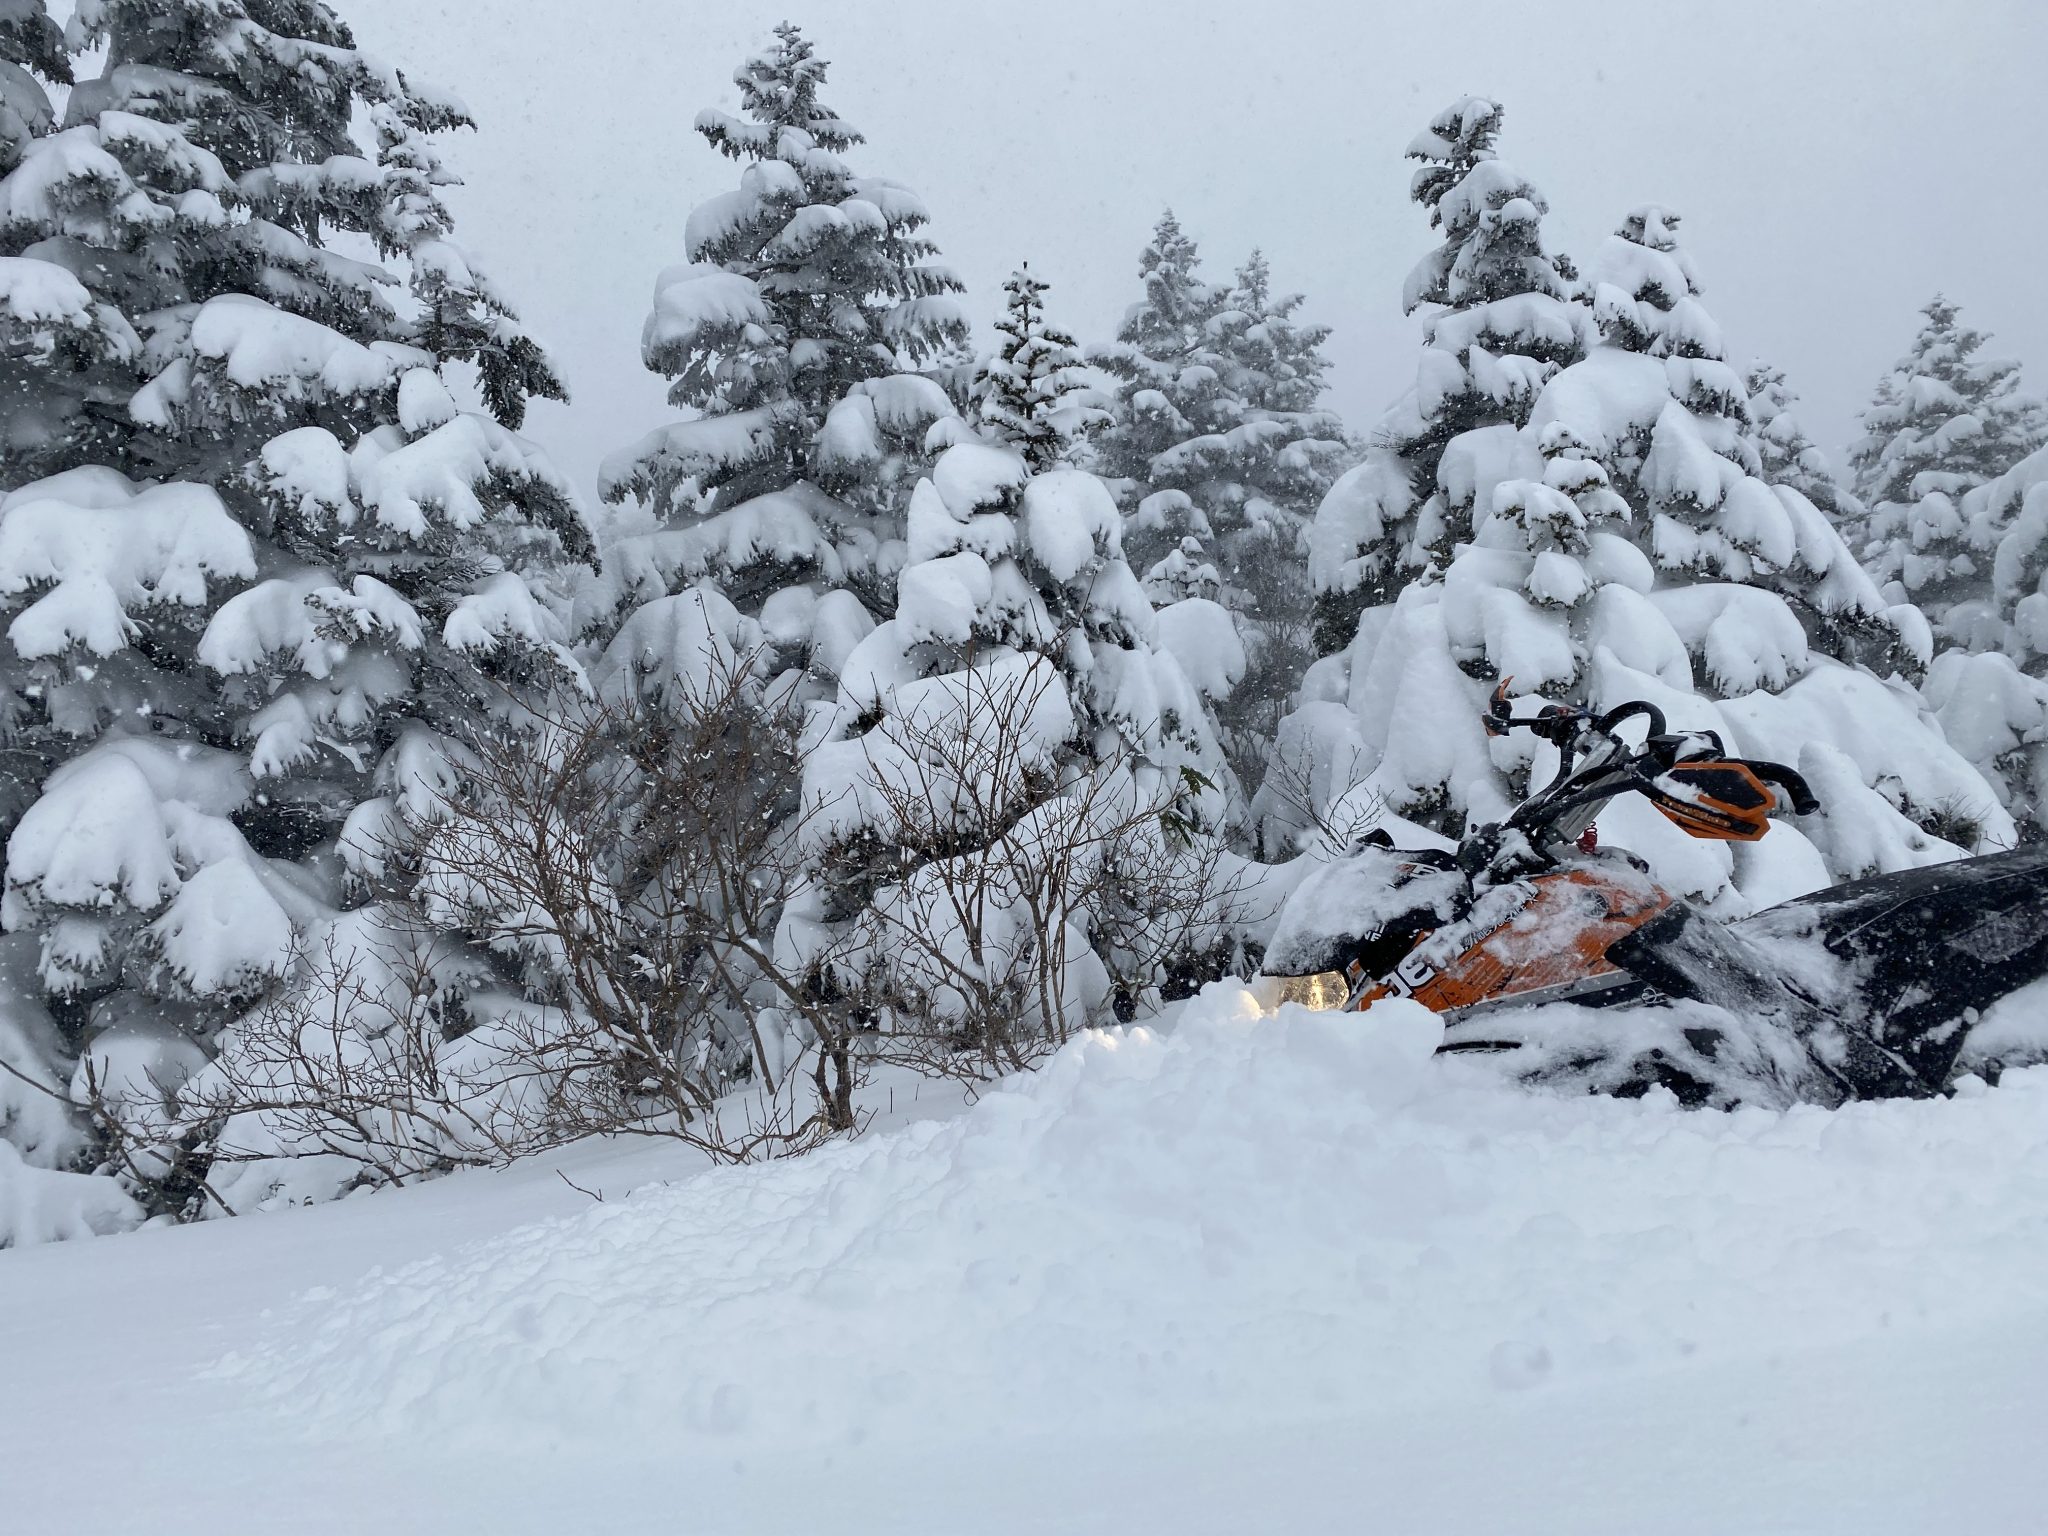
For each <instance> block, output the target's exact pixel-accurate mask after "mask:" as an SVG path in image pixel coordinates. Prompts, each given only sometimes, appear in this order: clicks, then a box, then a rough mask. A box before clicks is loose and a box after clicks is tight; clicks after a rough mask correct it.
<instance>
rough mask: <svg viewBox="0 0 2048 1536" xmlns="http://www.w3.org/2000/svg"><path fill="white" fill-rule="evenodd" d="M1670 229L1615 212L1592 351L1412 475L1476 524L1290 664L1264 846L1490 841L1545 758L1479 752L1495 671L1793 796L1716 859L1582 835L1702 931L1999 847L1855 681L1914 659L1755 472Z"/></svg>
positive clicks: (1953, 758) (1917, 641)
mask: <svg viewBox="0 0 2048 1536" xmlns="http://www.w3.org/2000/svg"><path fill="white" fill-rule="evenodd" d="M1676 229H1677V220H1676V218H1675V217H1674V216H1673V215H1671V214H1670V213H1668V212H1667V211H1666V210H1663V209H1659V208H1654V207H1651V208H1643V209H1638V210H1637V211H1636V212H1634V213H1632V214H1631V215H1630V216H1629V217H1628V219H1627V220H1626V221H1624V223H1623V225H1622V226H1621V229H1620V230H1619V231H1618V232H1617V234H1616V235H1615V236H1614V237H1613V238H1612V239H1610V240H1609V241H1608V242H1607V243H1606V245H1605V246H1603V248H1602V250H1601V252H1600V256H1599V259H1598V260H1597V261H1596V263H1595V264H1594V267H1593V270H1592V272H1591V274H1590V278H1591V283H1592V303H1593V313H1594V317H1595V319H1596V321H1597V324H1598V327H1599V334H1600V337H1601V340H1600V341H1599V343H1598V344H1596V345H1594V346H1593V347H1591V348H1590V350H1589V351H1588V353H1587V355H1586V357H1585V358H1584V359H1583V360H1581V361H1579V362H1577V363H1574V364H1572V365H1570V366H1568V367H1566V368H1564V369H1562V370H1560V371H1559V372H1558V373H1557V374H1556V375H1555V376H1554V377H1552V378H1551V379H1550V381H1549V382H1548V383H1547V384H1546V385H1544V387H1543V389H1542V390H1541V392H1540V394H1539V396H1538V397H1537V399H1536V400H1535V402H1534V403H1533V406H1532V408H1531V409H1530V411H1529V416H1528V422H1527V424H1526V425H1525V426H1524V427H1522V428H1521V429H1520V430H1519V431H1518V432H1509V433H1507V434H1506V435H1502V434H1501V432H1500V430H1499V429H1497V428H1494V429H1482V430H1481V431H1478V432H1474V433H1470V434H1467V435H1465V436H1462V437H1459V438H1457V439H1454V440H1453V441H1452V442H1451V443H1450V444H1449V445H1448V447H1447V448H1446V450H1445V452H1444V455H1443V458H1442V462H1441V465H1440V468H1439V471H1438V481H1439V484H1440V485H1442V486H1444V487H1447V488H1448V494H1447V496H1446V500H1447V501H1448V502H1451V503H1456V502H1463V503H1464V504H1465V505H1467V506H1470V507H1472V508H1474V509H1476V513H1475V521H1474V524H1473V531H1472V536H1471V539H1470V541H1469V542H1468V543H1465V544H1463V545H1462V546H1460V547H1459V549H1458V550H1457V552H1456V554H1455V555H1454V557H1453V558H1452V560H1451V563H1450V565H1449V568H1448V570H1447V571H1445V573H1444V575H1443V579H1442V580H1441V581H1440V582H1434V583H1414V584H1411V585H1410V586H1409V587H1408V588H1406V589H1405V590H1404V591H1403V592H1402V593H1401V594H1400V596H1399V598H1398V599H1397V600H1396V602H1394V603H1393V604H1391V605H1383V606H1380V607H1376V608H1372V609H1368V610H1367V611H1366V613H1365V614H1364V615H1363V617H1362V618H1361V621H1360V623H1359V626H1358V634H1357V637H1356V639H1355V640H1354V641H1353V643H1352V645H1351V646H1350V647H1349V648H1348V649H1347V650H1346V651H1344V652H1341V653H1339V654H1338V655H1336V656H1333V657H1329V658H1326V659H1325V660H1323V661H1321V662H1318V663H1317V664H1316V666H1315V668H1313V669H1312V671H1311V673H1310V676H1309V678H1308V680H1307V682H1306V684H1305V685H1304V688H1303V703H1302V705H1301V706H1300V708H1299V709H1298V710H1297V711H1296V713H1295V715H1294V716H1293V717H1291V718H1290V720H1289V721H1288V723H1287V728H1286V730H1285V732H1284V733H1283V741H1282V760H1283V762H1284V763H1287V764H1290V765H1293V771H1292V772H1290V773H1289V774H1288V775H1286V776H1285V778H1284V784H1285V786H1286V787H1287V788H1288V789H1289V790H1290V791H1291V793H1292V800H1291V801H1289V800H1287V799H1284V798H1283V797H1281V796H1279V795H1269V796H1267V797H1266V799H1265V801H1264V803H1263V804H1262V805H1261V806H1260V807H1259V809H1260V812H1261V813H1262V815H1263V816H1264V818H1265V832H1266V836H1267V840H1268V843H1269V845H1271V846H1273V847H1274V848H1275V849H1276V851H1277V850H1278V849H1280V848H1284V847H1286V846H1289V845H1290V844H1292V845H1299V844H1300V843H1301V842H1302V841H1303V840H1304V838H1307V839H1309V840H1311V841H1313V840H1315V839H1316V838H1319V837H1322V836H1323V835H1324V834H1326V833H1327V832H1328V831H1329V830H1330V829H1333V828H1334V829H1340V835H1341V829H1342V828H1343V827H1345V826H1346V825H1349V824H1351V823H1353V822H1355V821H1356V820H1357V819H1358V818H1359V816H1360V814H1361V813H1362V812H1367V811H1370V810H1372V809H1374V808H1377V807H1379V806H1382V805H1383V806H1384V807H1385V808H1386V809H1387V810H1388V811H1390V812H1391V813H1392V814H1393V816H1394V818H1396V819H1395V820H1394V821H1393V822H1392V826H1393V828H1394V829H1396V832H1397V836H1399V837H1407V838H1411V839H1413V840H1417V841H1427V839H1428V833H1429V832H1431V831H1434V832H1436V833H1440V834H1444V835H1456V834H1457V833H1458V832H1459V831H1461V830H1462V829H1463V828H1464V827H1465V826H1466V825H1467V824H1468V823H1470V822H1471V821H1474V820H1494V819H1497V818H1498V817H1499V816H1500V815H1501V814H1503V813H1504V812H1505V811H1506V810H1507V809H1508V808H1509V806H1510V805H1512V803H1513V802H1514V800H1515V798H1516V797H1517V795H1518V794H1519V793H1520V792H1521V791H1522V790H1523V789H1524V788H1525V786H1526V783H1527V781H1528V778H1529V776H1530V775H1531V774H1532V773H1536V772H1540V771H1542V770H1544V769H1545V768H1546V766H1547V764H1546V762H1544V761H1542V760H1540V759H1541V758H1542V755H1543V754H1544V753H1547V752H1548V750H1549V749H1547V748H1540V749H1539V748H1535V747H1532V746H1530V745H1527V744H1523V743H1518V742H1515V743H1492V742H1489V741H1488V740H1487V739H1486V738H1485V737H1484V735H1483V734H1482V732H1481V730H1480V727H1479V723H1478V716H1479V712H1480V710H1481V709H1482V708H1483V706H1484V703H1485V696H1486V694H1487V692H1488V691H1489V689H1490V688H1491V687H1492V686H1493V685H1494V684H1495V683H1496V682H1497V681H1499V680H1501V679H1505V678H1509V677H1512V678H1513V679H1514V680H1515V685H1516V689H1517V691H1518V692H1520V691H1523V690H1526V691H1527V692H1528V693H1529V694H1540V695H1541V696H1543V697H1545V698H1551V699H1569V700H1573V701H1576V702H1581V703H1584V704H1587V705H1589V706H1592V707H1595V708H1601V709H1605V708H1610V707H1612V706H1614V705H1615V704H1618V703H1621V702H1623V701H1625V700H1629V699H1636V698H1644V699H1648V700H1650V701H1651V702H1653V703H1655V704H1657V705H1659V706H1660V707H1661V708H1662V709H1663V710H1664V711H1665V713H1666V715H1667V716H1668V717H1669V719H1670V720H1671V722H1672V723H1673V725H1674V726H1676V727H1678V728H1680V729H1712V730H1716V731H1718V732H1720V733H1721V735H1722V736H1723V738H1724V739H1725V740H1726V741H1727V742H1728V743H1729V745H1730V747H1731V749H1733V750H1736V751H1739V752H1742V753H1745V754H1747V755H1753V756H1757V757H1763V758H1769V759H1773V760H1777V761H1783V762H1789V763H1793V764H1795V765H1797V766H1798V767H1799V768H1800V770H1801V771H1802V772H1803V773H1805V774H1806V776H1807V777H1808V779H1809V780H1810V781H1811V782H1812V783H1813V785H1814V787H1815V789H1816V790H1817V792H1818V793H1819V795H1820V798H1821V799H1822V801H1823V804H1824V807H1825V809H1824V811H1823V812H1822V814H1820V815H1818V816H1815V817H1812V818H1809V819H1807V820H1806V821H1805V822H1803V823H1802V824H1800V825H1799V826H1798V827H1797V828H1796V829H1795V828H1793V827H1790V826H1780V827H1778V828H1775V829H1774V830H1773V831H1772V833H1771V834H1770V836H1769V837H1767V838H1766V839H1765V840H1764V841H1763V842H1762V843H1760V844H1757V845H1756V846H1754V847H1750V848H1741V849H1736V850H1734V851H1733V852H1732V854H1731V851H1730V850H1729V849H1728V848H1726V847H1723V846H1717V845H1708V844H1703V843H1699V842H1695V841H1693V840H1691V839H1688V838H1686V837H1685V836H1684V835H1683V834H1682V833H1680V832H1678V831H1677V830H1676V829H1674V828H1672V827H1670V826H1669V825H1668V824H1666V823H1664V822H1663V821H1662V820H1661V818H1659V817H1658V816H1657V815H1656V814H1655V813H1654V812H1653V811H1651V810H1649V808H1648V807H1647V806H1645V805H1643V804H1641V803H1639V802H1636V801H1634V800H1632V799H1627V798H1624V799H1623V800H1620V801H1617V802H1616V803H1615V805H1614V806H1613V807H1612V808H1611V809H1610V810H1609V811H1608V812H1607V813H1606V815H1605V816H1604V817H1603V823H1602V832H1603V834H1604V835H1605V836H1606V838H1607V839H1608V840H1609V841H1611V842H1614V843H1618V844H1620V845H1622V846H1624V847H1627V848H1629V849H1631V850H1633V851H1634V852H1636V853H1637V854H1639V855H1641V856H1642V857H1644V858H1646V859H1648V860H1649V861H1650V862H1651V865H1652V867H1653V868H1654V869H1655V870H1656V871H1657V873H1658V874H1659V875H1660V877H1662V878H1663V879H1665V880H1666V881H1667V882H1669V883H1670V884H1672V885H1673V886H1674V887H1675V888H1677V889H1679V890H1682V891H1684V892H1687V893H1689V894H1691V895H1694V896H1696V897H1698V898H1700V899H1702V900H1705V901H1708V902H1711V903H1715V904H1718V905H1720V906H1721V907H1722V908H1723V909H1725V910H1730V911H1744V910H1748V909H1750V908H1752V907H1755V906H1760V905H1764V904H1768V903H1769V902H1772V901H1776V900H1779V899H1782V898H1783V897H1785V896H1788V895H1792V894H1797V893H1798V892H1800V891H1803V890H1811V889H1814V888H1815V887H1817V886H1819V885H1822V884H1825V883H1827V882H1828V881H1829V880H1830V879H1844V878H1849V877H1852V876H1855V875H1860V874H1864V873H1868V872H1871V871H1873V870H1876V869H1890V868H1897V867H1901V866H1903V865H1908V864H1914V863H1922V862H1930V861H1934V860H1938V859H1942V858H1952V857H1955V856H1956V855H1957V854H1958V853H1959V852H1961V851H1963V849H1965V848H1969V847H1977V846H1987V845H1990V844H1993V843H1996V842H1999V841H2001V840H2002V839H2005V838H2009V837H2010V835H2011V831H2012V824H2011V821H2010V820H2009V818H2007V817H2006V815H2005V813H2004V812H2003V811H2002V810H2001V809H2000V808H1999V806H1998V804H1997V802H1996V797H1995V796H1994V795H1993V794H1992V792H1991V790H1990V788H1989V786H1987V785H1986V783H1985V782H1984V780H1983V778H1982V776H1981V775H1979V774H1978V773H1977V772H1976V771H1975V770H1974V769H1973V768H1972V767H1971V766H1970V764H1969V763H1968V762H1966V761H1965V760H1964V759H1963V758H1962V757H1961V756H1960V755H1959V754H1958V753H1957V752H1956V751H1954V750H1953V749H1952V748H1950V746H1949V745H1948V744H1947V743H1946V742H1945V741H1944V739H1943V737H1942V734H1941V731H1940V729H1939V728H1938V727H1937V726H1936V725H1935V724H1934V723H1933V722H1932V721H1931V720H1930V719H1929V718H1928V716H1927V713H1926V711H1925V709H1924V707H1923V706H1922V704H1921V702H1920V699H1919V696H1918V695H1917V693H1916V692H1915V691H1914V690H1913V688H1912V687H1911V686H1910V685H1909V684H1908V683H1907V682H1905V681H1904V680H1902V679H1901V678H1899V677H1897V676H1896V675H1887V676H1884V677H1881V676H1880V675H1879V674H1878V673H1877V672H1874V671H1873V670H1871V666H1870V665H1858V664H1856V663H1857V662H1858V661H1863V662H1867V663H1870V664H1872V665H1875V666H1878V667H1880V668H1882V669H1883V671H1884V672H1885V673H1886V674H1891V673H1892V671H1893V667H1894V666H1896V665H1900V664H1902V663H1899V662H1897V661H1895V659H1894V658H1896V657H1898V656H1899V655H1900V654H1901V653H1911V656H1912V658H1913V659H1917V660H1919V661H1922V662H1924V660H1925V655H1926V644H1927V636H1926V633H1925V628H1924V623H1921V622H1920V621H1918V615H1917V613H1916V612H1915V611H1914V610H1911V609H1906V610H1895V609H1890V608H1888V607H1887V605H1886V604H1885V602H1884V600H1883V599H1882V597H1881V596H1880V595H1879V593H1878V592H1877V590H1876V588H1875V586H1874V584H1873V583H1872V582H1871V580H1870V578H1869V577H1868V576H1867V575H1866V574H1865V573H1864V572H1863V571H1862V569H1861V568H1860V567H1859V566H1858V565H1857V564H1856V562H1855V560H1854V558H1853V557H1852V556H1851V555H1850V553H1849V551H1848V548H1847V546H1846V545H1845V544H1844V543H1843V542H1842V539H1841V537H1840V535H1839V534H1838V533H1837V532H1836V531H1835V529H1834V528H1833V526H1832V525H1831V524H1830V522H1829V520H1828V519H1827V517H1826V516H1825V515H1824V514H1823V513H1821V512H1820V511H1819V509H1817V508H1816V507H1814V506H1813V504H1812V503H1811V502H1809V501H1808V500H1807V499H1806V498H1805V497H1804V496H1802V495H1801V494H1800V493H1799V492H1797V491H1796V490H1793V489H1792V488H1790V487H1787V486H1775V487H1774V486H1768V485H1766V484H1765V483H1764V482H1763V481H1762V480H1761V479H1759V478H1757V473H1756V471H1757V470H1758V469H1759V468H1760V462H1759V459H1758V457H1757V453H1756V449H1755V446H1754V443H1753V441H1752V438H1751V435H1750V432H1749V425H1748V420H1747V416H1746V413H1745V399H1744V389H1743V385H1742V381H1741V380H1740V379H1739V378H1738V377H1737V376H1736V374H1735V373H1734V371H1733V370H1732V369H1730V368H1729V367H1728V366H1727V364H1726V363H1725V362H1724V361H1723V360H1722V358H1721V352H1720V342H1719V335H1718V328H1717V327H1716V325H1715V324H1714V322H1713V320H1712V318H1711V317H1710V316H1709V315H1708V314H1707V313H1706V311H1705V310H1704V308H1703V307H1702V305H1701V304H1700V302H1699V299H1698V283H1697V280H1696V278H1695V276H1694V273H1693V269H1692V265H1691V263H1690V261H1689V260H1688V259H1687V258H1686V256H1685V253H1684V252H1683V250H1682V249H1681V248H1680V247H1679V245H1678V242H1677V236H1676ZM1403 821H1406V822H1408V823H1411V825H1408V826H1406V827H1404V826H1403ZM1415 822H1420V823H1423V824H1424V825H1423V826H1422V827H1416V826H1413V825H1412V823H1415ZM1276 832H1279V833H1281V834H1283V835H1281V836H1275V833H1276Z"/></svg>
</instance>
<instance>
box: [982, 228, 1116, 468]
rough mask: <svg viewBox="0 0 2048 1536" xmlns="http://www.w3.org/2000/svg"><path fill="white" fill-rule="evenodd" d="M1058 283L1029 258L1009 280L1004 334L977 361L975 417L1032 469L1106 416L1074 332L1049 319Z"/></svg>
mask: <svg viewBox="0 0 2048 1536" xmlns="http://www.w3.org/2000/svg"><path fill="white" fill-rule="evenodd" d="M1049 287H1051V284H1049V283H1047V282H1046V281H1045V280H1044V279H1043V278H1040V277H1036V276H1033V275H1032V271H1031V266H1030V263H1028V262H1027V263H1025V264H1024V265H1023V266H1021V267H1019V268H1018V269H1017V270H1016V271H1015V272H1012V273H1011V274H1010V276H1009V279H1008V281H1006V282H1005V283H1004V284H1003V293H1004V295H1005V301H1004V305H1003V313H1002V315H1001V316H1000V317H999V318H998V319H997V320H996V334H997V335H998V336H1000V337H1001V338H1002V339H1001V340H1000V341H999V342H998V343H997V344H996V349H995V351H994V352H992V353H990V354H989V356H987V357H986V358H984V359H983V360H982V362H981V364H980V365H979V366H978V367H977V368H976V369H975V372H974V381H973V385H972V389H971V395H970V400H971V410H972V414H973V422H974V425H975V426H976V427H977V428H978V429H979V430H980V433H981V435H982V436H983V437H985V438H987V439H988V440H989V441H991V442H994V443H998V444H1001V445H1002V446H1005V447H1008V448H1013V449H1015V450H1016V452H1017V453H1018V454H1019V455H1020V456H1021V457H1022V458H1023V460H1024V463H1025V465H1026V466H1027V467H1028V468H1029V469H1030V470H1031V472H1032V473H1033V474H1039V473H1041V472H1042V471H1044V470H1048V469H1051V468H1052V467H1053V466H1054V465H1055V464H1060V463H1064V462H1067V461H1068V460H1069V458H1070V456H1071V454H1072V452H1073V449H1074V445H1075V444H1076V443H1077V442H1079V441H1081V440H1083V439H1085V437H1086V435H1087V434H1088V433H1089V432H1091V431H1094V430H1096V429H1097V428H1099V427H1101V426H1103V425H1105V424H1107V422H1108V421H1109V419H1110V417H1109V412H1108V411H1107V410H1106V409H1105V408H1104V406H1103V405H1102V403H1101V401H1100V399H1099V397H1098V395H1097V392H1096V390H1095V388H1094V386H1093V385H1092V384H1091V383H1090V382H1089V380H1088V377H1087V374H1086V372H1085V370H1084V367H1083V364H1082V361H1081V353H1080V349H1079V346H1078V344H1077V343H1076V342H1075V340H1074V338H1073V337H1072V336H1070V335H1068V334H1067V332H1065V331H1063V330H1061V329H1059V327H1057V326H1055V325H1053V324H1052V323H1051V322H1050V321H1048V320H1047V319H1046V315H1045V295H1046V290H1047V289H1048V288H1049Z"/></svg>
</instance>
